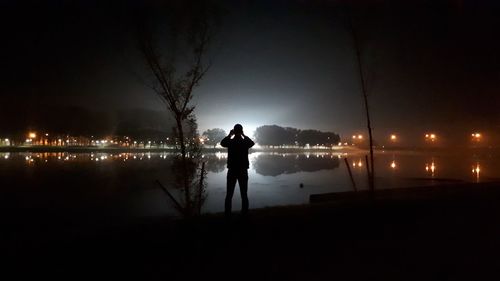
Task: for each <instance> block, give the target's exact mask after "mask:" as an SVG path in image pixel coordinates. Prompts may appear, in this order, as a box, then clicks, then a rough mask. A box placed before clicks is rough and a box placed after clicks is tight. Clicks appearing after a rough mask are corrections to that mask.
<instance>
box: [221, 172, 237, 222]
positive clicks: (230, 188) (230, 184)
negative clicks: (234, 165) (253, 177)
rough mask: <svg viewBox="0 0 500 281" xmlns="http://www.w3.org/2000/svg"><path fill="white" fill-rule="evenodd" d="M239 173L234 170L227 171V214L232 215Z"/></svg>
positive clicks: (225, 207) (225, 209)
mask: <svg viewBox="0 0 500 281" xmlns="http://www.w3.org/2000/svg"><path fill="white" fill-rule="evenodd" d="M236 180H237V174H235V173H234V172H233V171H231V170H228V171H227V191H226V201H225V204H224V211H225V214H226V216H229V215H231V205H232V201H233V194H234V188H235V186H236Z"/></svg>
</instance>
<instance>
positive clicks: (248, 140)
mask: <svg viewBox="0 0 500 281" xmlns="http://www.w3.org/2000/svg"><path fill="white" fill-rule="evenodd" d="M244 138H245V143H246V145H247V147H248V148H250V147H252V146H254V145H255V142H253V140H251V139H250V138H249V137H247V136H245V135H244Z"/></svg>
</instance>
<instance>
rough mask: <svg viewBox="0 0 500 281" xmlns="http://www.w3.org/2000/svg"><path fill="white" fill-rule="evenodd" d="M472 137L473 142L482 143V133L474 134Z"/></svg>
mask: <svg viewBox="0 0 500 281" xmlns="http://www.w3.org/2000/svg"><path fill="white" fill-rule="evenodd" d="M471 135H472V140H473V141H476V142H478V141H481V138H482V135H481V134H480V133H473V134H471Z"/></svg>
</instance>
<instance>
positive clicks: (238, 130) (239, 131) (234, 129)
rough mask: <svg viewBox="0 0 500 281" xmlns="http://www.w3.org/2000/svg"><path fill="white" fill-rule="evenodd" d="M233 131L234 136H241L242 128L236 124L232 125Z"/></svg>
mask: <svg viewBox="0 0 500 281" xmlns="http://www.w3.org/2000/svg"><path fill="white" fill-rule="evenodd" d="M233 131H234V134H235V135H243V126H241V125H240V124H236V125H234V128H233Z"/></svg>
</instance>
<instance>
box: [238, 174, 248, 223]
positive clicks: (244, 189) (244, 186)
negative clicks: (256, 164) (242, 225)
mask: <svg viewBox="0 0 500 281" xmlns="http://www.w3.org/2000/svg"><path fill="white" fill-rule="evenodd" d="M238 183H239V184H240V193H241V214H242V215H246V214H247V213H248V171H247V170H242V171H240V172H239V173H238Z"/></svg>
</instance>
